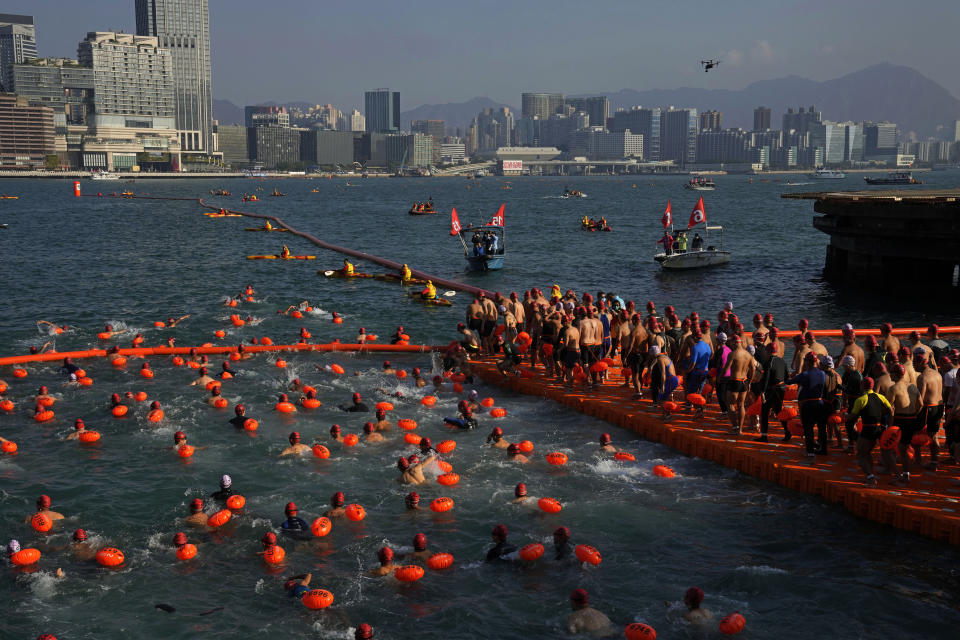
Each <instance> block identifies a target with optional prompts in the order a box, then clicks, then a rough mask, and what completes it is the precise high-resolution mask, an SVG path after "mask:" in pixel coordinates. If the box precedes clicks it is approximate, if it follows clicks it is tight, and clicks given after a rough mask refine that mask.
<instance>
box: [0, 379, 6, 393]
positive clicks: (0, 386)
mask: <svg viewBox="0 0 960 640" xmlns="http://www.w3.org/2000/svg"><path fill="white" fill-rule="evenodd" d="M6 392H7V383H6V382H4V381H3V380H0V393H6Z"/></svg>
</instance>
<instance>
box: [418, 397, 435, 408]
mask: <svg viewBox="0 0 960 640" xmlns="http://www.w3.org/2000/svg"><path fill="white" fill-rule="evenodd" d="M420 404H422V405H423V406H425V407H432V406H433V405H435V404H437V396H423V398H421V399H420Z"/></svg>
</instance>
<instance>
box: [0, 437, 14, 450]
mask: <svg viewBox="0 0 960 640" xmlns="http://www.w3.org/2000/svg"><path fill="white" fill-rule="evenodd" d="M0 451H3V452H4V453H16V452H17V443H16V442H14V441H13V440H4V441H3V443H2V444H0Z"/></svg>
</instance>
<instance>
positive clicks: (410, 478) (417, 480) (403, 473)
mask: <svg viewBox="0 0 960 640" xmlns="http://www.w3.org/2000/svg"><path fill="white" fill-rule="evenodd" d="M433 459H434V457H433V456H428V457H427V459H426V460H424V461H423V462H420V458H419V457H417V456H414V462H413V463H411V462H410V461H409V460H407V459H406V458H403V457H401V458H399V459H398V460H397V469H399V470H400V477H399V478H398V479H397V481H398V482H400V483H402V484H423V483H424V482H426V481H427V479H426V478H425V477H424V475H423V467H424V466H425V465H427V464H429V463H431V462H433Z"/></svg>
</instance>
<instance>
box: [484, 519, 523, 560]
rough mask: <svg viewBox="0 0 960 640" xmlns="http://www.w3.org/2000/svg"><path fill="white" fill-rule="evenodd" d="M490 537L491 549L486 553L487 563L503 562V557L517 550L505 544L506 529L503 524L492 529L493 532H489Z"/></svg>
mask: <svg viewBox="0 0 960 640" xmlns="http://www.w3.org/2000/svg"><path fill="white" fill-rule="evenodd" d="M490 537H492V538H493V545H494V546H493V548H492V549H490V550H488V551H487V558H486V559H487V562H493V561H494V560H505V558H504V557H503V556H505V555H507V554H510V553H513V552H514V551H516V550H517V548H516V547H515V546H513V545H512V544H510V543H508V542H507V527H506V525H503V524H498V525H497V526H495V527H494V528H493V531H491V532H490Z"/></svg>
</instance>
